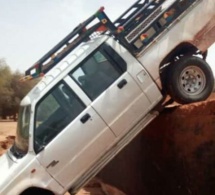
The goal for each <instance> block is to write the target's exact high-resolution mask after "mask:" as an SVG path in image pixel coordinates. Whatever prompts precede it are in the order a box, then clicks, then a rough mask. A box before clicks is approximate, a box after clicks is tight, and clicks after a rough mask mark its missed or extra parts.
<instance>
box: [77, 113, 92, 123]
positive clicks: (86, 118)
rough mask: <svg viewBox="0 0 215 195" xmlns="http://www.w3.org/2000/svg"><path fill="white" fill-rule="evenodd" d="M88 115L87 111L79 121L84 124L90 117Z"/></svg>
mask: <svg viewBox="0 0 215 195" xmlns="http://www.w3.org/2000/svg"><path fill="white" fill-rule="evenodd" d="M90 117H91V116H90V115H89V114H88V113H87V114H85V115H84V116H82V117H81V119H80V121H81V122H82V123H83V124H84V123H86V122H87V121H88V120H89V119H90Z"/></svg>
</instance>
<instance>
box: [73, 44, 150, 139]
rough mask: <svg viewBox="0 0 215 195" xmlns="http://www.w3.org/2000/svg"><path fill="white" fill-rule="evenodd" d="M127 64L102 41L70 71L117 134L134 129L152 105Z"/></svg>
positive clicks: (93, 105)
mask: <svg viewBox="0 0 215 195" xmlns="http://www.w3.org/2000/svg"><path fill="white" fill-rule="evenodd" d="M128 66H129V65H128V64H127V63H126V62H125V61H124V60H123V59H122V58H121V57H120V56H119V55H118V54H117V53H116V52H115V51H114V50H113V49H112V48H111V47H110V46H109V45H107V44H103V45H102V46H101V47H100V48H99V49H98V50H96V51H95V52H94V53H92V55H91V56H89V57H88V58H87V59H86V60H85V61H83V62H82V63H81V64H80V65H79V66H78V67H77V68H76V69H75V70H73V71H72V72H71V73H70V76H71V77H72V78H73V79H74V80H75V81H76V83H77V84H78V85H79V86H80V87H81V88H82V90H83V91H84V92H85V93H86V94H87V95H88V97H89V98H90V99H91V101H92V104H91V105H92V107H93V108H94V109H95V110H96V112H97V113H98V114H99V115H100V116H101V117H102V118H103V119H104V121H105V122H106V123H107V124H108V126H109V127H110V128H111V130H112V131H113V132H114V134H115V135H116V136H120V135H122V134H123V133H125V132H126V131H128V130H129V129H131V127H133V126H134V125H135V124H136V123H137V121H138V120H140V119H141V118H142V117H143V116H144V115H145V114H146V113H147V112H148V111H149V108H150V105H151V102H150V101H149V100H148V98H147V97H146V95H145V94H144V93H143V91H142V89H141V87H140V86H139V85H138V84H137V82H136V81H135V80H134V78H133V77H132V76H131V74H130V73H129V72H128V71H127V70H128ZM134 68H135V67H134Z"/></svg>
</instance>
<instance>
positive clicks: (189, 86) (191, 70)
mask: <svg viewBox="0 0 215 195" xmlns="http://www.w3.org/2000/svg"><path fill="white" fill-rule="evenodd" d="M205 86H206V77H205V74H204V72H203V71H202V70H201V69H200V68H199V67H197V66H189V67H187V68H185V69H184V70H183V71H182V73H181V75H180V87H181V89H182V91H183V92H184V93H186V94H187V95H198V94H200V93H201V92H202V91H203V90H204V88H205Z"/></svg>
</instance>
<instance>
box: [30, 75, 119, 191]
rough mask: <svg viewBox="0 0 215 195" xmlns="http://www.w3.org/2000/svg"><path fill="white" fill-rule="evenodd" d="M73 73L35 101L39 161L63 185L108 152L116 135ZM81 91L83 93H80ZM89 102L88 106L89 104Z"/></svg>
mask: <svg viewBox="0 0 215 195" xmlns="http://www.w3.org/2000/svg"><path fill="white" fill-rule="evenodd" d="M72 85H73V86H74V88H75V86H76V84H75V83H74V81H72V79H71V78H70V77H68V78H67V79H65V81H62V82H60V83H58V84H57V85H56V86H55V87H54V88H53V89H51V90H50V91H49V92H48V93H47V94H46V96H45V97H43V98H42V99H41V100H40V101H39V102H38V103H37V105H36V111H35V113H36V114H35V130H34V149H35V152H36V153H37V158H38V160H39V161H40V163H41V164H42V165H43V166H44V167H46V169H47V171H48V172H49V173H50V174H51V175H52V176H53V177H54V178H55V179H56V180H57V181H58V182H59V183H60V184H61V185H62V186H64V187H68V186H71V184H72V183H74V182H75V181H77V179H80V177H81V175H83V174H84V173H86V171H87V170H89V168H90V167H91V166H92V165H93V164H94V163H95V162H96V161H97V160H98V159H99V158H100V157H101V156H102V155H103V154H104V153H105V151H106V150H107V149H108V148H109V147H110V145H111V144H113V142H114V141H115V136H114V134H113V133H112V131H111V130H110V129H109V127H108V126H107V125H106V124H105V122H104V121H103V120H102V119H101V117H100V116H99V115H98V114H97V113H96V112H95V110H94V109H93V108H92V107H91V106H90V105H89V102H88V103H87V102H86V100H87V98H82V99H80V96H81V97H84V96H85V94H83V92H81V90H79V89H78V87H77V86H76V88H75V91H76V93H77V94H79V95H80V96H78V95H77V94H76V93H75V92H74V91H73V90H72V89H71V88H70V87H69V86H72ZM79 92H80V93H79ZM87 105H88V106H87Z"/></svg>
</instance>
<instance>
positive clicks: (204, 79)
mask: <svg viewBox="0 0 215 195" xmlns="http://www.w3.org/2000/svg"><path fill="white" fill-rule="evenodd" d="M167 85H168V92H169V94H170V96H171V97H172V98H173V99H174V100H175V101H177V102H178V103H182V104H187V103H192V102H198V101H202V100H205V99H207V98H208V97H209V95H210V94H211V92H212V91H213V88H214V76H213V73H212V70H211V68H210V66H209V65H208V63H207V62H206V61H204V60H203V59H201V58H198V57H195V56H189V57H188V56H186V57H183V58H181V59H179V60H178V61H176V62H175V64H174V65H172V66H171V67H170V68H169V72H168V84H167Z"/></svg>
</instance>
